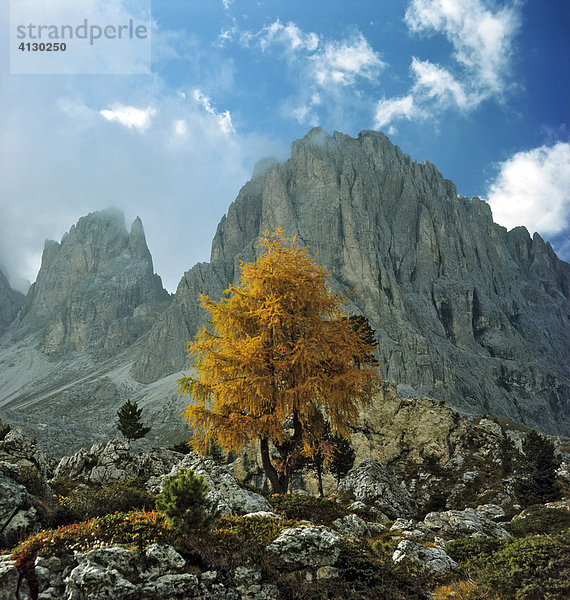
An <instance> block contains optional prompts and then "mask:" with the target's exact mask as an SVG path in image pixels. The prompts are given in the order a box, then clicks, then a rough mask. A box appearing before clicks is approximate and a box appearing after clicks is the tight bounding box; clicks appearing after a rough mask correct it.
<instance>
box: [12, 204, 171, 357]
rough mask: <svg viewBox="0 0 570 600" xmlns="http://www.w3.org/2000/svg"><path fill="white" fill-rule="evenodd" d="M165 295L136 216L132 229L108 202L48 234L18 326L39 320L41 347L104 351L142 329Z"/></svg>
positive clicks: (52, 350) (121, 344)
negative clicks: (59, 232) (59, 233)
mask: <svg viewBox="0 0 570 600" xmlns="http://www.w3.org/2000/svg"><path fill="white" fill-rule="evenodd" d="M168 300H169V295H168V292H166V290H164V289H163V287H162V283H161V280H160V277H158V275H155V274H154V272H153V264H152V257H151V255H150V252H149V250H148V247H147V245H146V240H145V235H144V230H143V226H142V223H141V221H140V219H139V218H137V219H136V220H135V221H134V223H133V224H132V226H131V230H130V233H129V232H128V231H127V229H126V227H125V223H124V216H123V214H122V213H121V212H120V211H117V210H114V209H109V210H105V211H100V212H95V213H91V214H89V215H87V216H86V217H82V218H81V219H79V221H78V222H77V225H74V226H73V227H72V228H71V229H70V230H69V232H68V233H66V234H65V235H64V236H63V238H62V240H61V242H60V243H57V242H55V241H53V240H49V241H47V242H46V244H45V247H44V252H43V256H42V266H41V268H40V272H39V274H38V277H37V280H36V282H35V283H34V284H33V285H32V287H31V288H30V291H29V292H28V295H27V297H26V301H25V303H24V306H23V307H22V311H21V320H22V327H24V328H31V329H33V328H38V327H44V329H43V336H42V344H41V348H42V350H43V351H44V352H45V353H46V354H53V353H55V352H62V351H69V350H80V351H88V352H91V353H95V354H96V355H98V356H108V355H110V354H113V353H116V352H117V351H118V350H119V349H122V348H125V347H127V346H129V345H130V344H132V343H133V342H134V341H135V340H136V339H137V338H138V337H140V336H141V335H142V334H143V333H146V332H147V331H148V330H149V329H150V327H151V325H152V320H153V317H154V316H155V314H156V311H157V309H158V308H159V306H160V303H162V302H167V301H168ZM162 308H163V309H164V306H162Z"/></svg>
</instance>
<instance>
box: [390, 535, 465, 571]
mask: <svg viewBox="0 0 570 600" xmlns="http://www.w3.org/2000/svg"><path fill="white" fill-rule="evenodd" d="M392 560H393V561H394V562H395V563H399V562H402V561H404V560H409V561H410V562H411V563H413V564H414V565H416V566H418V567H420V568H422V569H425V570H426V571H427V572H428V573H430V574H432V575H446V574H447V573H450V572H452V571H457V570H459V566H458V564H457V563H456V562H455V561H454V560H453V559H452V558H450V557H449V556H448V555H447V554H446V553H445V550H442V549H441V548H433V547H425V546H423V545H422V544H418V543H416V542H412V541H410V540H402V541H401V542H400V543H399V544H398V546H397V548H396V550H395V551H394V554H393V555H392Z"/></svg>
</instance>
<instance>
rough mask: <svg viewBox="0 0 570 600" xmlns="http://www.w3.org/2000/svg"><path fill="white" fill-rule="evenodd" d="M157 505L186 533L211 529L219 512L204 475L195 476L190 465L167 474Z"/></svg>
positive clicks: (176, 526) (171, 522) (175, 525)
mask: <svg viewBox="0 0 570 600" xmlns="http://www.w3.org/2000/svg"><path fill="white" fill-rule="evenodd" d="M156 508H157V510H159V511H161V512H163V513H164V515H165V516H166V518H167V520H168V521H169V523H170V524H171V526H172V527H173V528H174V529H176V530H177V531H178V532H179V533H181V534H183V535H188V534H190V533H192V532H195V531H206V530H208V529H210V527H212V525H213V524H214V523H215V522H216V520H217V519H218V516H219V512H218V511H213V507H212V502H211V501H210V500H208V488H207V486H206V484H205V483H204V479H203V478H202V477H201V476H198V477H196V476H195V475H194V472H193V471H192V470H190V469H188V470H181V471H179V472H178V475H176V476H170V477H167V478H166V480H165V482H164V487H163V490H162V492H161V493H160V494H159V495H158V497H157V499H156Z"/></svg>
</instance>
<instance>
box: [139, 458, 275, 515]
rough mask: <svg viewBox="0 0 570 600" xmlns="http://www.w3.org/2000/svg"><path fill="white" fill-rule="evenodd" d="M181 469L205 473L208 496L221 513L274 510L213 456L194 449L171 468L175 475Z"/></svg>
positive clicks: (155, 483) (159, 482)
mask: <svg viewBox="0 0 570 600" xmlns="http://www.w3.org/2000/svg"><path fill="white" fill-rule="evenodd" d="M180 469H191V470H192V471H194V474H195V475H199V476H202V477H203V479H204V483H205V484H206V485H207V486H208V490H209V492H208V498H209V500H210V501H211V502H212V505H213V507H214V509H215V510H219V511H220V513H221V514H222V515H231V514H233V513H235V512H237V513H239V514H248V513H256V512H259V511H263V512H271V505H270V504H269V502H268V501H267V500H266V499H265V498H264V497H263V496H261V495H260V494H256V493H255V492H252V491H250V490H246V489H243V488H241V487H240V486H239V485H238V483H237V481H236V480H235V478H234V476H233V475H232V474H231V473H230V471H229V470H228V469H227V468H225V467H222V466H220V465H218V464H216V463H215V462H214V461H213V460H211V459H207V458H202V457H200V456H199V455H198V454H195V453H191V454H187V455H186V456H184V458H183V459H182V460H181V461H180V462H178V463H177V464H176V465H175V466H174V467H173V468H172V470H171V471H170V473H169V475H176V474H177V473H178V472H179V471H180ZM164 479H165V477H161V478H158V479H156V480H153V481H152V482H149V484H150V483H152V486H153V487H152V488H151V489H155V490H157V489H161V486H162V484H163V482H164Z"/></svg>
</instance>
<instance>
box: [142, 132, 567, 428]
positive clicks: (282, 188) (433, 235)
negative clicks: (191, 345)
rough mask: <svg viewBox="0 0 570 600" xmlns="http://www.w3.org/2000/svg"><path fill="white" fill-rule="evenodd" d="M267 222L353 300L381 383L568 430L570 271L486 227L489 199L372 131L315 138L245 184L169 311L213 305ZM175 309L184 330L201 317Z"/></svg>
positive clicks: (537, 246)
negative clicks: (291, 237)
mask: <svg viewBox="0 0 570 600" xmlns="http://www.w3.org/2000/svg"><path fill="white" fill-rule="evenodd" d="M278 225H281V226H282V227H283V228H284V229H285V231H287V233H289V234H293V233H294V234H297V235H298V240H299V241H300V242H301V243H304V244H307V245H309V246H311V247H312V248H313V249H314V250H316V251H317V252H318V256H319V261H320V262H321V263H322V264H324V265H325V266H326V267H327V268H328V269H329V270H330V272H331V281H332V284H333V286H334V287H335V288H336V289H337V290H338V291H340V292H342V293H348V292H354V294H353V295H352V296H351V303H350V305H349V311H350V312H354V313H362V314H365V315H366V316H367V317H368V318H369V320H370V322H371V324H372V327H373V328H374V329H375V330H376V332H377V335H378V339H379V342H380V344H379V347H378V348H379V350H378V352H379V357H380V359H381V365H382V367H381V368H382V372H383V375H384V377H385V378H386V379H388V380H389V381H392V382H395V383H403V384H407V385H408V386H411V389H413V390H415V392H416V393H417V394H418V395H427V396H431V397H434V398H437V399H441V400H445V401H446V402H449V403H451V404H452V405H454V406H457V407H459V408H461V409H462V410H464V411H468V412H471V413H474V414H483V413H487V414H497V415H502V416H506V417H509V418H512V419H515V420H518V421H520V422H523V423H527V424H530V425H533V426H537V427H539V428H541V429H543V430H545V431H550V432H552V433H563V432H565V431H568V430H569V428H570V422H569V420H568V419H569V416H568V415H570V411H569V410H568V404H569V402H570V368H569V365H570V354H569V353H570V350H569V348H570V322H569V320H568V315H569V314H570V304H569V298H570V265H568V264H567V263H565V262H563V261H560V260H559V259H558V258H557V257H556V255H555V254H554V252H553V251H552V248H551V247H550V245H549V244H546V243H545V242H544V241H543V240H542V238H541V237H540V236H539V235H538V234H535V235H534V237H533V238H532V239H531V237H530V236H529V234H528V231H527V230H526V229H524V228H522V227H518V228H515V229H513V230H512V231H509V232H507V231H506V230H505V229H504V228H503V227H500V226H499V225H496V224H495V223H493V220H492V215H491V210H490V208H489V206H488V204H487V203H485V202H483V201H482V200H480V199H478V198H473V199H471V200H469V199H467V198H464V197H462V196H458V195H457V191H456V189H455V186H454V185H453V183H452V182H450V181H448V180H446V179H444V178H443V177H442V175H441V174H440V173H439V171H438V170H437V169H436V168H435V167H434V166H433V165H431V164H429V163H427V162H424V163H422V164H417V163H416V162H414V161H412V160H411V159H410V157H409V156H407V155H405V154H403V153H402V152H401V151H400V149H399V148H398V147H396V146H393V145H392V144H391V143H390V141H389V140H388V138H386V137H385V136H384V135H382V134H381V133H378V132H373V131H363V132H361V133H360V134H359V136H358V138H356V139H354V138H352V137H350V136H347V135H343V134H341V133H335V134H334V135H333V136H329V135H328V134H326V133H325V132H324V131H323V130H319V129H315V130H313V131H311V132H309V133H308V134H307V135H306V136H305V137H304V138H303V139H302V140H297V141H295V142H294V143H293V144H292V148H291V158H290V159H289V160H288V161H286V162H285V163H283V164H275V165H272V166H270V167H268V168H267V170H266V171H265V172H264V173H263V174H260V175H257V176H256V177H254V178H253V179H252V180H251V181H250V182H248V183H247V184H246V185H245V186H244V187H243V188H242V190H241V191H240V194H239V195H238V197H237V199H236V201H235V202H234V203H233V204H232V205H231V206H230V208H229V209H228V213H227V215H226V216H225V217H224V218H223V219H222V221H221V222H220V224H219V226H218V230H217V232H216V236H215V238H214V241H213V243H212V254H211V263H210V265H200V266H199V267H196V268H195V269H196V271H195V270H192V271H190V272H189V273H187V274H186V275H185V278H184V280H183V281H182V282H181V285H180V286H179V288H178V291H177V293H176V299H175V302H177V303H178V304H179V305H180V306H186V307H191V306H196V298H197V296H198V293H199V292H206V293H209V294H212V295H213V296H214V297H216V296H217V295H218V294H219V291H220V288H221V289H224V288H225V287H226V286H227V283H229V282H235V281H236V279H237V277H238V275H239V273H238V269H237V267H238V265H239V261H240V260H251V259H253V258H254V257H255V248H254V245H255V243H256V241H257V240H258V238H259V236H260V235H261V233H262V232H263V231H264V230H266V229H269V230H274V229H275V228H276V227H277V226H278ZM214 273H215V276H214V275H213V274H214ZM188 279H190V281H191V284H190V285H186V284H185V283H184V282H185V281H188ZM212 286H213V287H212ZM184 314H185V320H186V326H187V328H188V331H189V333H190V334H192V333H193V331H195V329H196V328H197V326H198V324H199V322H200V320H201V315H200V313H199V311H198V310H196V309H193V310H188V309H187V310H186V311H185V313H184ZM145 352H146V353H148V355H149V356H152V357H153V358H152V361H151V362H153V363H155V364H156V363H158V362H160V361H161V357H160V354H159V352H158V351H156V350H155V349H154V348H153V347H152V346H150V345H147V347H146V349H145ZM180 360H182V359H180ZM168 363H169V365H170V367H168V366H167V365H166V364H165V365H164V368H165V369H167V368H173V362H172V359H171V358H169V359H168ZM176 364H177V365H178V364H179V363H176Z"/></svg>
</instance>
